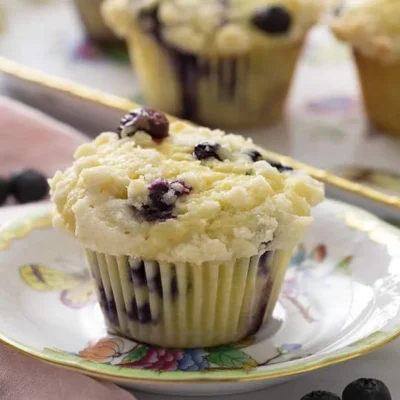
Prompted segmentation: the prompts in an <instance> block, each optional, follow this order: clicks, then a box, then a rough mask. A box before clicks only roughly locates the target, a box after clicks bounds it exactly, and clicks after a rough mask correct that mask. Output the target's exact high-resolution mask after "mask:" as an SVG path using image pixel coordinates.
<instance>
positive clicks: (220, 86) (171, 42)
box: [103, 0, 321, 128]
mask: <svg viewBox="0 0 400 400" xmlns="http://www.w3.org/2000/svg"><path fill="white" fill-rule="evenodd" d="M320 4H321V1H320V0H152V1H148V0H147V1H146V0H106V2H105V3H104V6H103V15H104V17H105V20H106V22H108V24H109V25H110V27H111V28H112V29H114V30H115V32H116V33H117V34H119V35H120V36H122V37H124V38H125V39H126V40H127V42H128V45H129V47H130V48H131V49H132V50H133V49H135V51H132V52H131V58H132V60H133V63H134V65H135V71H136V73H137V75H138V77H139V80H140V82H141V87H142V90H143V93H144V96H145V100H146V102H147V104H148V105H150V106H152V107H156V108H158V109H161V110H163V111H166V112H169V113H171V114H174V115H177V116H181V117H183V118H185V119H188V120H192V121H195V122H198V123H201V124H204V125H206V126H214V127H224V128H243V127H255V126H260V125H266V124H273V123H276V122H278V121H279V120H280V119H281V118H282V114H283V109H284V103H285V99H286V95H287V93H288V90H289V87H290V82H291V79H292V75H293V72H294V69H295V65H296V61H297V59H298V57H299V54H300V51H301V48H302V45H303V43H304V39H305V36H306V33H307V32H308V30H309V29H310V27H311V26H312V25H313V24H314V23H315V22H316V21H317V19H318V16H319V12H320V8H321V6H320Z"/></svg>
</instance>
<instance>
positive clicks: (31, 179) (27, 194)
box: [10, 169, 49, 203]
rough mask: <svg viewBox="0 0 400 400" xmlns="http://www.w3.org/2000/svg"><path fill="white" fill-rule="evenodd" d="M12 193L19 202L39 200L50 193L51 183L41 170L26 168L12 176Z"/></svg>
mask: <svg viewBox="0 0 400 400" xmlns="http://www.w3.org/2000/svg"><path fill="white" fill-rule="evenodd" d="M10 193H11V194H12V195H13V196H14V197H15V199H16V200H17V201H18V202H19V203H29V202H32V201H39V200H43V199H44V198H45V197H46V196H47V194H48V193H49V184H48V183H47V178H46V177H45V176H44V175H43V174H42V173H41V172H39V171H36V170H34V169H24V170H21V171H18V172H15V173H14V174H13V175H12V176H11V178H10Z"/></svg>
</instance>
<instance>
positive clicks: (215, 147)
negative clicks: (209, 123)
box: [50, 109, 323, 264]
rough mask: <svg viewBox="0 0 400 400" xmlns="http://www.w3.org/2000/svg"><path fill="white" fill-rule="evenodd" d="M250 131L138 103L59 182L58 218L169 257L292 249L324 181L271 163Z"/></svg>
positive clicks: (71, 227) (117, 247)
mask: <svg viewBox="0 0 400 400" xmlns="http://www.w3.org/2000/svg"><path fill="white" fill-rule="evenodd" d="M262 151H263V150H262V149H261V148H259V147H257V146H255V145H254V144H253V142H252V141H251V140H250V139H244V138H243V137H241V136H237V135H232V134H229V135H228V134H224V133H223V132H222V131H219V130H209V129H207V128H199V127H193V126H191V125H188V124H186V123H183V122H175V123H172V124H171V125H169V122H168V120H167V119H166V117H165V116H164V115H163V114H161V113H158V112H156V111H154V110H151V109H137V110H133V111H131V112H130V113H129V114H127V115H126V116H125V117H124V118H123V119H122V120H121V126H120V127H119V129H118V132H117V133H114V132H107V133H102V134H101V135H100V136H98V137H97V138H96V139H95V140H94V141H93V142H92V143H87V144H83V145H81V146H80V147H79V148H78V149H77V151H76V153H75V162H74V163H73V165H72V166H71V167H70V168H68V169H67V170H66V171H64V172H57V173H56V174H55V176H54V177H53V179H51V180H50V186H51V197H52V200H53V202H54V204H55V216H54V225H55V226H56V227H60V228H62V229H64V230H67V231H68V232H70V233H72V234H74V235H75V236H76V237H77V238H78V239H79V241H80V242H81V243H82V244H83V245H84V246H85V247H87V248H89V249H92V250H94V251H98V252H102V253H107V254H111V255H116V256H117V255H130V256H132V257H137V258H142V259H145V260H157V261H168V262H192V263H196V264H200V263H203V262H206V261H225V260H230V259H237V258H241V257H250V256H253V255H255V254H257V253H258V252H259V250H260V246H265V248H266V249H270V250H274V249H290V248H291V247H292V246H293V245H295V244H296V243H297V241H298V240H299V238H300V237H301V236H302V235H303V232H304V230H305V228H306V227H307V226H308V225H309V224H310V222H311V221H312V218H311V217H310V207H311V206H312V205H316V204H317V203H319V202H320V201H321V200H322V199H323V186H322V184H321V183H319V182H317V181H315V180H313V179H311V178H310V177H309V176H307V175H306V174H304V173H302V172H300V171H293V170H292V169H291V168H289V167H285V166H283V165H281V164H276V163H272V162H268V161H266V160H265V159H264V158H263V156H262Z"/></svg>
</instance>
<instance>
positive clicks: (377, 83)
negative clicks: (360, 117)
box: [354, 51, 400, 136]
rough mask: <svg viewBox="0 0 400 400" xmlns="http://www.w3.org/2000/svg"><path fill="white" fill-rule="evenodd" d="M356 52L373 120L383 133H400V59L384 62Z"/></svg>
mask: <svg viewBox="0 0 400 400" xmlns="http://www.w3.org/2000/svg"><path fill="white" fill-rule="evenodd" d="M354 55H355V60H356V64H357V67H358V74H359V76H360V81H361V87H362V91H363V95H364V103H365V106H366V109H367V113H368V116H369V118H370V120H371V123H372V124H373V125H374V126H375V127H376V128H377V129H378V130H379V131H381V132H382V133H386V134H389V135H392V136H400V118H399V110H398V104H400V61H397V62H396V61H395V62H391V63H384V62H382V61H381V60H379V59H375V58H372V57H367V56H365V55H363V54H362V53H361V52H358V51H355V52H354Z"/></svg>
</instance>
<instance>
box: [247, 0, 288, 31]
mask: <svg viewBox="0 0 400 400" xmlns="http://www.w3.org/2000/svg"><path fill="white" fill-rule="evenodd" d="M252 22H253V24H254V25H255V26H256V27H257V28H258V29H260V30H262V31H264V32H266V33H268V34H271V35H281V34H285V33H287V32H288V31H289V29H290V26H291V25H292V16H291V14H290V13H289V11H288V10H287V9H286V8H285V7H282V6H280V5H276V6H269V7H262V8H259V9H257V10H256V13H255V14H254V15H253V18H252Z"/></svg>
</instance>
